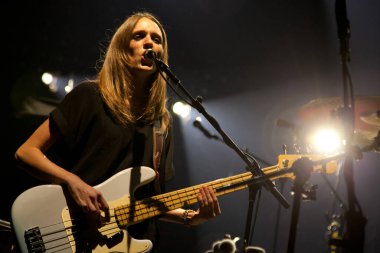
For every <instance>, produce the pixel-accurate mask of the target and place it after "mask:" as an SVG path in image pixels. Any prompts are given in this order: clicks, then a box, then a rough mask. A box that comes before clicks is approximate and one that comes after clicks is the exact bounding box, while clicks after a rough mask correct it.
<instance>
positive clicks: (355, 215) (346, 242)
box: [335, 0, 367, 253]
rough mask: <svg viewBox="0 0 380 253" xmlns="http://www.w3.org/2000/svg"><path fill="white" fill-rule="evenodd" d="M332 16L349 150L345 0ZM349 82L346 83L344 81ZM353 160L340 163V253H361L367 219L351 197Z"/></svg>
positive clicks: (350, 96) (351, 123) (351, 118)
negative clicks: (343, 205)
mask: <svg viewBox="0 0 380 253" xmlns="http://www.w3.org/2000/svg"><path fill="white" fill-rule="evenodd" d="M335 14H336V21H337V26H338V38H339V40H340V56H341V65H342V78H343V101H344V105H343V108H342V109H341V111H340V112H339V114H338V115H339V116H340V117H341V119H342V122H343V124H344V130H345V139H346V141H347V143H346V149H350V148H351V147H350V145H351V139H352V135H353V133H354V125H355V107H354V102H355V101H354V95H353V89H352V84H351V79H350V75H349V71H348V65H347V62H348V61H350V55H349V53H350V49H349V40H348V39H349V37H350V27H349V21H348V19H347V10H346V2H345V0H336V2H335ZM347 81H349V82H347ZM353 167H354V166H353V158H352V156H346V157H345V159H344V162H343V175H344V179H345V181H346V187H347V197H348V210H347V211H346V214H345V216H344V217H345V220H346V227H347V230H346V233H345V235H344V238H343V240H342V241H341V245H337V246H342V250H343V252H344V253H349V252H350V253H351V252H355V253H362V252H363V250H364V237H365V236H364V234H365V224H366V223H367V219H366V218H365V217H364V216H363V214H362V210H361V207H360V204H359V202H358V199H357V197H356V195H355V186H354V178H353Z"/></svg>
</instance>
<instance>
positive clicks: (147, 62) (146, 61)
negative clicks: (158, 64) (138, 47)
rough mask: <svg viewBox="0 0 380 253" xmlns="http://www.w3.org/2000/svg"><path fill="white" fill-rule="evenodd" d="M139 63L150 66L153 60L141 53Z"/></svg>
mask: <svg viewBox="0 0 380 253" xmlns="http://www.w3.org/2000/svg"><path fill="white" fill-rule="evenodd" d="M141 65H143V66H148V67H152V66H153V60H151V59H149V58H148V57H145V56H144V55H143V56H141Z"/></svg>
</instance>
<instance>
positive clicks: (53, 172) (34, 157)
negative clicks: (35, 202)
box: [15, 145, 73, 184]
mask: <svg viewBox="0 0 380 253" xmlns="http://www.w3.org/2000/svg"><path fill="white" fill-rule="evenodd" d="M15 159H16V162H17V165H18V166H20V167H21V168H23V169H25V171H26V172H27V173H28V174H30V175H32V176H34V177H36V178H38V179H40V180H42V181H45V182H49V183H53V184H65V183H66V182H67V179H68V178H70V177H72V176H73V174H72V173H70V172H68V171H67V170H65V169H63V168H62V167H60V166H58V165H57V164H55V163H53V162H52V161H50V160H49V159H48V158H47V157H46V156H45V155H44V153H42V151H41V150H39V149H38V148H35V147H28V146H26V145H23V146H21V147H20V148H19V149H18V150H17V152H16V154H15Z"/></svg>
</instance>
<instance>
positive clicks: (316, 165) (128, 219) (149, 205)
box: [115, 154, 340, 226]
mask: <svg viewBox="0 0 380 253" xmlns="http://www.w3.org/2000/svg"><path fill="white" fill-rule="evenodd" d="M301 157H307V158H309V159H310V160H312V161H313V172H319V173H327V174H331V173H335V171H336V168H337V162H336V159H337V158H338V157H340V155H338V156H332V157H327V156H325V155H309V154H306V155H302V154H294V155H280V156H279V157H278V164H277V165H275V166H270V167H267V168H264V169H262V171H263V172H264V174H265V175H267V176H268V178H269V179H271V180H275V179H278V178H280V177H287V178H291V179H294V173H292V172H289V171H280V170H283V169H289V168H290V167H291V166H292V164H293V162H294V161H296V160H297V159H299V158H301ZM252 177H253V175H252V173H251V172H246V173H242V174H239V175H234V176H231V177H227V178H222V179H218V180H214V181H211V182H208V183H203V184H199V185H195V186H192V187H188V188H184V189H181V190H177V191H172V192H168V193H164V194H161V195H157V196H153V197H150V198H146V199H143V200H139V201H134V202H131V203H130V204H128V205H122V206H119V207H117V208H115V216H116V219H117V222H118V224H119V226H127V225H128V224H133V223H138V222H141V221H143V220H146V219H148V218H152V217H154V216H158V215H161V214H163V213H165V212H167V211H170V210H174V209H177V208H180V207H183V206H185V205H191V204H194V203H196V202H197V201H198V200H197V194H198V192H199V188H200V187H202V186H204V185H207V186H209V187H212V188H213V189H214V191H215V193H216V195H217V196H222V195H226V194H228V193H232V192H236V191H239V190H243V189H245V188H247V187H248V184H247V181H249V180H250V179H252Z"/></svg>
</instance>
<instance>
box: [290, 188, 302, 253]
mask: <svg viewBox="0 0 380 253" xmlns="http://www.w3.org/2000/svg"><path fill="white" fill-rule="evenodd" d="M295 188H299V189H295V191H294V199H293V207H292V217H291V222H290V231H289V239H288V250H287V253H292V252H294V247H295V242H296V235H297V227H298V217H299V213H300V207H301V197H302V187H301V186H299V185H295Z"/></svg>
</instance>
